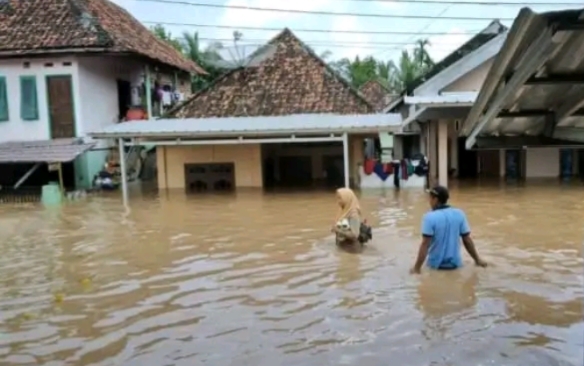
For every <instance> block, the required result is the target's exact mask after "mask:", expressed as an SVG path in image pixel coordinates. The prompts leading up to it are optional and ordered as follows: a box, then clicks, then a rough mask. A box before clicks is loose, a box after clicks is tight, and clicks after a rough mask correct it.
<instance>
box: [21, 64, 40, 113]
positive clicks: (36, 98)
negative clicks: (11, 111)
mask: <svg viewBox="0 0 584 366" xmlns="http://www.w3.org/2000/svg"><path fill="white" fill-rule="evenodd" d="M25 81H34V110H35V113H34V116H28V115H26V113H25V103H24V90H23V84H24V82H25ZM39 114H40V113H39V88H38V82H37V77H36V75H21V76H20V118H21V119H22V120H23V121H38V120H39V118H40V117H39Z"/></svg>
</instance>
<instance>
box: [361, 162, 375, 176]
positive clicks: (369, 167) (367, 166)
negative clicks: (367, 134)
mask: <svg viewBox="0 0 584 366" xmlns="http://www.w3.org/2000/svg"><path fill="white" fill-rule="evenodd" d="M375 163H376V161H375V160H373V159H365V163H364V164H363V171H364V172H365V174H367V175H371V173H373V171H374V170H375Z"/></svg>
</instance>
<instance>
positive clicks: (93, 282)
mask: <svg viewBox="0 0 584 366" xmlns="http://www.w3.org/2000/svg"><path fill="white" fill-rule="evenodd" d="M451 196H452V200H451V201H452V204H454V205H456V206H459V207H461V208H463V209H465V210H466V212H467V215H468V217H469V220H470V224H471V227H472V232H473V235H474V238H475V242H476V244H477V248H478V250H479V253H480V254H481V255H482V256H483V257H484V259H485V260H487V261H488V262H489V264H490V267H488V268H487V269H479V268H475V267H474V266H473V265H472V263H471V262H470V259H469V257H468V255H466V254H465V260H466V266H465V267H464V268H463V269H462V270H460V271H457V272H448V273H438V272H429V271H427V270H426V271H424V272H423V274H422V275H420V276H412V275H409V273H408V270H409V268H410V267H411V265H412V264H413V261H414V258H415V254H416V251H417V247H418V244H419V242H420V232H419V223H420V217H421V215H422V214H423V213H424V212H425V211H426V210H427V201H426V197H425V195H424V194H423V193H422V192H417V191H416V190H409V191H408V190H403V191H401V192H394V191H387V192H365V193H362V194H361V203H362V206H363V211H364V213H365V215H366V217H367V218H368V220H369V222H370V223H372V224H373V226H374V239H373V241H372V242H371V243H370V245H369V246H368V248H367V250H366V251H365V253H363V254H361V255H355V254H348V253H343V252H340V251H338V250H337V249H336V248H335V246H334V244H333V239H332V236H331V235H330V234H329V232H328V231H329V228H330V226H331V224H332V221H333V219H334V215H335V213H336V210H335V197H334V194H333V193H328V192H308V193H272V194H263V193H260V192H238V193H237V194H235V195H219V196H191V197H186V196H185V195H184V194H183V193H181V192H175V193H170V194H161V195H160V196H157V195H152V194H139V193H136V192H134V194H133V195H132V196H131V207H132V209H131V211H130V212H126V211H125V210H124V209H123V207H122V205H121V202H120V198H119V195H117V194H116V195H112V196H105V197H92V198H88V199H87V200H86V201H84V202H76V203H72V204H68V205H66V206H64V207H62V208H60V209H43V208H41V207H38V206H34V205H31V206H0V253H1V255H0V364H1V365H45V366H53V365H136V366H150V365H152V366H163V365H185V366H187V365H188V366H191V365H218V366H222V365H238V366H242V365H252V366H260V365H262V366H263V365H266V366H275V365H285V366H293V365H318V366H320V365H359V366H369V365H371V366H374V365H387V364H388V362H389V360H390V359H391V363H392V364H394V363H395V364H396V365H408V366H418V365H420V366H427V365H464V366H466V365H538V366H543V365H578V366H581V365H582V364H583V363H584V359H583V346H584V344H583V334H584V322H583V315H584V312H583V297H584V294H583V286H584V282H583V261H582V248H583V238H584V224H583V223H584V188H583V187H582V186H581V185H572V186H560V185H558V184H557V183H555V182H551V183H547V184H535V183H534V184H533V185H528V186H527V187H512V186H506V187H505V186H499V185H486V186H468V187H459V188H456V187H455V188H453V189H452V192H451Z"/></svg>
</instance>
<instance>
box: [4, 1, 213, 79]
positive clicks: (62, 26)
mask: <svg viewBox="0 0 584 366" xmlns="http://www.w3.org/2000/svg"><path fill="white" fill-rule="evenodd" d="M60 51H63V52H110V53H111V52H113V53H134V54H138V55H141V56H145V57H147V58H150V59H152V60H155V61H158V62H160V63H163V64H166V65H169V66H173V67H176V68H178V69H181V70H185V71H189V72H193V73H200V74H206V72H205V71H204V70H203V69H202V68H201V67H200V66H199V65H197V64H196V63H194V62H192V61H191V60H189V59H187V58H186V57H184V56H183V55H182V54H181V53H180V52H178V51H177V50H175V49H174V48H172V47H171V46H170V45H168V44H166V43H165V42H163V41H161V40H159V39H158V38H157V37H156V36H154V35H153V34H152V32H150V31H149V30H148V29H147V28H146V27H145V26H144V25H142V24H141V23H140V22H138V20H136V19H135V18H134V17H133V16H132V15H131V14H130V13H128V12H127V11H126V10H125V9H123V8H121V7H120V6H118V5H116V4H114V3H112V2H110V1H108V0H26V1H23V0H5V2H0V56H13V55H20V54H23V55H24V54H43V53H46V52H60Z"/></svg>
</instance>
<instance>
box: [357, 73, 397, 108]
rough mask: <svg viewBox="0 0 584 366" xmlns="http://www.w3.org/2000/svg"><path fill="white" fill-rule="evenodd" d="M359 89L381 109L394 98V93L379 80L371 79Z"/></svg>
mask: <svg viewBox="0 0 584 366" xmlns="http://www.w3.org/2000/svg"><path fill="white" fill-rule="evenodd" d="M359 91H360V92H361V94H363V96H364V97H365V98H366V99H367V100H368V101H369V102H370V103H371V104H373V106H374V107H375V110H376V111H381V110H383V108H384V107H385V106H386V105H388V104H389V103H390V102H391V100H392V94H391V92H390V91H389V89H388V88H386V87H385V86H384V85H383V84H382V83H381V82H380V81H379V80H376V79H371V80H369V81H367V82H366V83H365V84H363V85H362V86H361V87H360V88H359Z"/></svg>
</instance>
